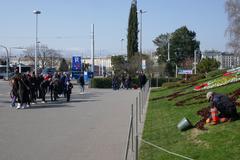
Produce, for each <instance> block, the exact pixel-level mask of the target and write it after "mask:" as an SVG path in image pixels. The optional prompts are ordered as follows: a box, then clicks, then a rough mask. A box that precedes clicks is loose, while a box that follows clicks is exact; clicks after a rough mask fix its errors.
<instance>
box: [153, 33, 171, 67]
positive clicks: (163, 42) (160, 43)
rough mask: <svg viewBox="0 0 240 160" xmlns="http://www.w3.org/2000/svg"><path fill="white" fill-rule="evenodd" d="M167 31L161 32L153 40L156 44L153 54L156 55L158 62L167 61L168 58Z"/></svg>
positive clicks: (168, 35)
mask: <svg viewBox="0 0 240 160" xmlns="http://www.w3.org/2000/svg"><path fill="white" fill-rule="evenodd" d="M169 37H170V34H169V33H166V34H161V35H160V36H158V37H157V38H155V39H154V40H153V43H154V44H155V45H156V46H157V49H156V52H155V54H156V55H158V63H159V64H160V63H163V62H166V61H167V58H168V38H169Z"/></svg>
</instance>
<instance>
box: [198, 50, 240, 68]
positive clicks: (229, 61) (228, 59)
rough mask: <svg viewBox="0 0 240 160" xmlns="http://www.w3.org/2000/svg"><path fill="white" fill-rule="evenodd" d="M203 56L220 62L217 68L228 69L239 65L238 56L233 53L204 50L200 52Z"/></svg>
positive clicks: (239, 58)
mask: <svg viewBox="0 0 240 160" xmlns="http://www.w3.org/2000/svg"><path fill="white" fill-rule="evenodd" d="M203 58H214V59H216V60H217V61H218V62H220V67H219V69H229V68H234V67H238V66H240V56H237V55H234V54H233V53H227V52H219V51H205V52H203V53H202V57H201V59H203Z"/></svg>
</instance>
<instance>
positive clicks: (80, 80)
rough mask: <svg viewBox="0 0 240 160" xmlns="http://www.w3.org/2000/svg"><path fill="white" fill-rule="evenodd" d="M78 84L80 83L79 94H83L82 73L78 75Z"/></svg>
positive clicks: (83, 82)
mask: <svg viewBox="0 0 240 160" xmlns="http://www.w3.org/2000/svg"><path fill="white" fill-rule="evenodd" d="M79 83H80V94H83V93H84V85H85V81H84V75H83V73H81V74H80V77H79Z"/></svg>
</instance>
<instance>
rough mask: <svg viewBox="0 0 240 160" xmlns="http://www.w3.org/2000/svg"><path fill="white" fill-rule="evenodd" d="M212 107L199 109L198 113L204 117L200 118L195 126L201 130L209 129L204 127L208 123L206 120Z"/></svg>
mask: <svg viewBox="0 0 240 160" xmlns="http://www.w3.org/2000/svg"><path fill="white" fill-rule="evenodd" d="M209 110H210V107H205V108H202V109H201V110H199V111H197V115H200V116H201V117H202V119H201V120H199V121H198V122H197V123H196V124H195V126H194V127H196V128H197V129H200V130H207V128H205V127H204V125H205V124H206V120H207V119H208V117H209V115H210V113H209Z"/></svg>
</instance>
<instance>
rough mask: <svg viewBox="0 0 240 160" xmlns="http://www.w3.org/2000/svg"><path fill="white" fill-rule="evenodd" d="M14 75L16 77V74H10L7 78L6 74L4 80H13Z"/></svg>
mask: <svg viewBox="0 0 240 160" xmlns="http://www.w3.org/2000/svg"><path fill="white" fill-rule="evenodd" d="M14 75H15V74H14V72H11V73H9V74H8V77H7V74H5V75H4V77H3V79H4V80H5V81H7V80H9V79H11V78H12V77H13V76H14Z"/></svg>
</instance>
